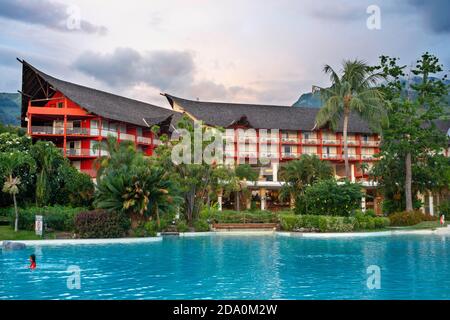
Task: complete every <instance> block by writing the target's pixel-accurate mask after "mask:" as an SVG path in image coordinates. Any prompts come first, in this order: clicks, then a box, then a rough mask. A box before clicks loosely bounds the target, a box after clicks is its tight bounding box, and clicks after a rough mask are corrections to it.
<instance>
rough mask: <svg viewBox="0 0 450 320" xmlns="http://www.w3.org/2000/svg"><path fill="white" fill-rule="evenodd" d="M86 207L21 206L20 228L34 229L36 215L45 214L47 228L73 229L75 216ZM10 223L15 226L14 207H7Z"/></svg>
mask: <svg viewBox="0 0 450 320" xmlns="http://www.w3.org/2000/svg"><path fill="white" fill-rule="evenodd" d="M86 210H87V209H86V208H82V207H80V208H72V207H64V206H58V205H55V206H51V207H28V208H19V229H20V230H30V231H33V230H34V223H35V216H36V215H42V216H44V223H45V225H46V226H47V228H50V229H53V230H58V231H73V230H74V218H75V216H76V215H77V214H78V213H79V212H83V211H86ZM7 216H8V217H9V222H10V225H11V226H12V227H13V226H14V220H15V213H14V208H8V209H7Z"/></svg>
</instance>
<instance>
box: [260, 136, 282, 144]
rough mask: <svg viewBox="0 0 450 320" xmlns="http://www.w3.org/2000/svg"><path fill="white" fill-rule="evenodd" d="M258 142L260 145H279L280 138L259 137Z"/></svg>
mask: <svg viewBox="0 0 450 320" xmlns="http://www.w3.org/2000/svg"><path fill="white" fill-rule="evenodd" d="M259 142H262V143H266V142H270V143H279V142H280V138H278V137H270V136H267V137H260V138H259Z"/></svg>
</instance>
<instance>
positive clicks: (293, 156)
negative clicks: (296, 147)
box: [281, 152, 299, 159]
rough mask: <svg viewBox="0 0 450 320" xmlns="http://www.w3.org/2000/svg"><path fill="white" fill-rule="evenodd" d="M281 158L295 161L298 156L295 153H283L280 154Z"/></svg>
mask: <svg viewBox="0 0 450 320" xmlns="http://www.w3.org/2000/svg"><path fill="white" fill-rule="evenodd" d="M281 157H282V158H285V159H296V158H298V157H299V155H298V154H296V153H292V152H283V153H282V154H281Z"/></svg>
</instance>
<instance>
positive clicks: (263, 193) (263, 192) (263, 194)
mask: <svg viewBox="0 0 450 320" xmlns="http://www.w3.org/2000/svg"><path fill="white" fill-rule="evenodd" d="M260 196H261V210H266V189H261V190H260Z"/></svg>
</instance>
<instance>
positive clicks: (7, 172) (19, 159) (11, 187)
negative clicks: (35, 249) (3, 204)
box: [0, 151, 35, 232]
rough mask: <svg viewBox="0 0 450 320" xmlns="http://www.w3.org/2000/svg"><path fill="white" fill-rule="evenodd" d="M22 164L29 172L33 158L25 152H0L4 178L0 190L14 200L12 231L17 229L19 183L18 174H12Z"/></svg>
mask: <svg viewBox="0 0 450 320" xmlns="http://www.w3.org/2000/svg"><path fill="white" fill-rule="evenodd" d="M23 166H28V168H29V171H30V173H33V172H34V170H35V162H34V159H33V158H32V157H31V156H30V155H29V154H27V153H23V152H17V151H16V152H12V153H6V152H5V153H1V154H0V169H1V172H2V174H3V176H4V177H5V178H6V179H5V182H4V184H3V189H2V191H3V192H5V193H9V194H10V195H12V198H13V201H14V211H15V221H14V231H15V232H17V231H18V230H19V210H18V208H17V199H16V196H17V194H18V193H19V187H20V184H21V179H20V176H14V173H15V172H16V170H17V169H19V168H20V167H23Z"/></svg>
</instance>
